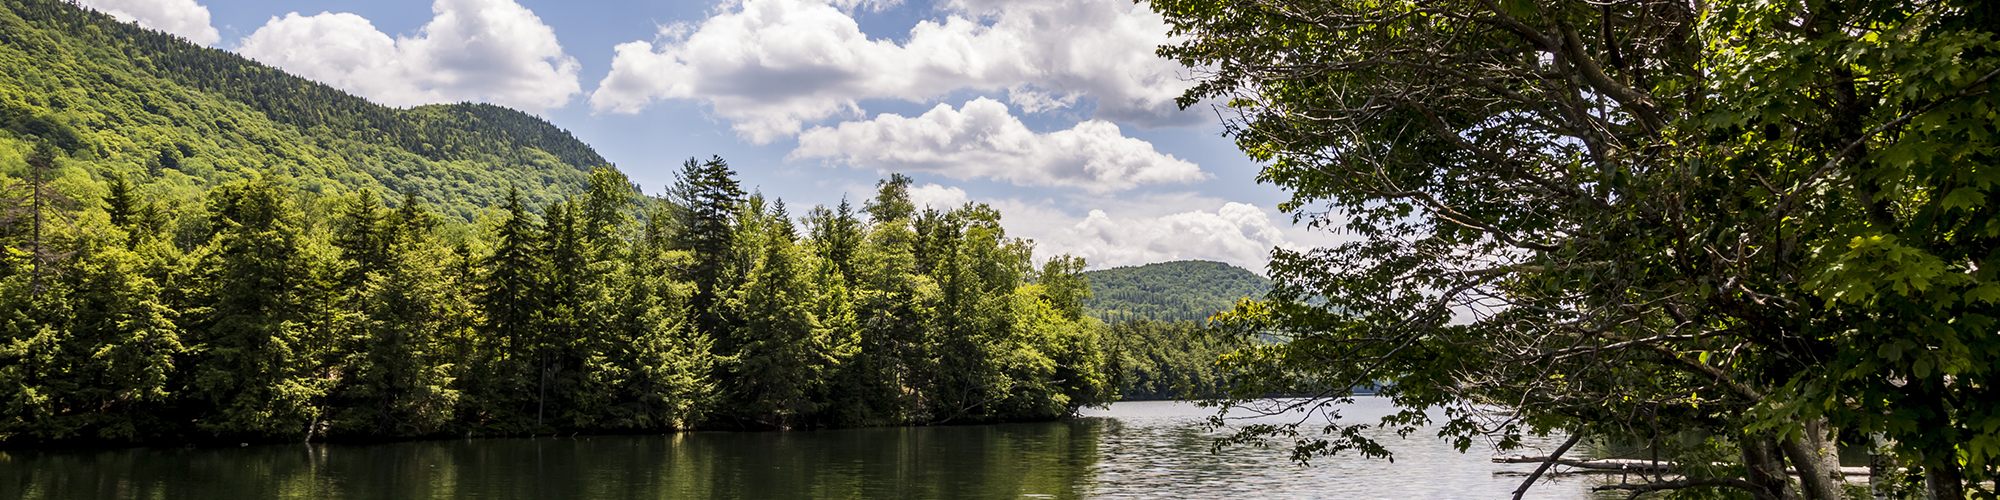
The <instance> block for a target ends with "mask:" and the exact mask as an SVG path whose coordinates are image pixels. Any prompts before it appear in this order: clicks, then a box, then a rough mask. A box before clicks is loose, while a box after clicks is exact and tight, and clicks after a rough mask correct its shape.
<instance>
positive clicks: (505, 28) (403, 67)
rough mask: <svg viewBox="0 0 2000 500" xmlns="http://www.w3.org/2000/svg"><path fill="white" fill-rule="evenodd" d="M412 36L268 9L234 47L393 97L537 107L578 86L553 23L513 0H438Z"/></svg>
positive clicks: (342, 17) (380, 98)
mask: <svg viewBox="0 0 2000 500" xmlns="http://www.w3.org/2000/svg"><path fill="white" fill-rule="evenodd" d="M431 12H432V14H434V17H433V18H432V20H431V22H430V23H429V24H426V25H424V27H423V28H422V29H420V30H419V31H418V32H417V34H416V36H410V37H396V38H390V37H389V35H387V34H384V33H382V32H381V30H378V29H376V28H375V26H374V24H373V23H370V22H369V21H368V20H367V19H365V18H362V17H361V16H357V15H354V14H348V13H339V14H335V13H327V12H322V13H320V14H318V15H313V16H302V15H299V13H297V12H293V13H290V14H286V15H285V16H284V17H282V18H279V17H273V18H271V21H270V22H269V23H266V24H265V25H264V26H263V27H262V28H258V29H257V31H256V32H255V33H252V34H250V36H248V37H245V38H244V39H243V43H242V44H241V47H240V48H239V49H238V50H237V52H238V53H240V54H243V55H244V56H246V57H249V58H251V59H256V60H257V61H260V62H263V63H265V64H270V65H272V66H276V67H279V68H282V69H284V70H286V71H289V72H292V73H293V74H297V75H299V76H302V77H305V78H310V79H313V80H317V81H319V82H322V83H325V84H327V85H331V86H333V87H335V88H339V89H341V90H346V91H348V92H352V93H355V94H357V95H360V96H362V97H366V98H368V99H369V100H373V101H375V102H377V103H381V104H385V105H389V106H401V107H406V106H416V105H422V104H433V103H448V102H462V101H477V102H490V103H493V104H499V105H502V106H508V107H512V108H517V109H522V110H526V111H528V112H532V113H538V114H539V113H542V112H545V111H547V110H549V109H553V108H560V107H562V106H564V105H565V104H567V103H568V102H569V100H570V98H571V96H574V95H576V94H579V93H582V89H581V86H580V85H579V84H578V82H577V76H576V74H577V69H578V65H577V62H576V59H575V58H572V57H570V56H568V55H565V54H564V53H563V49H562V45H561V44H560V43H558V42H557V40H556V35H555V30H553V29H551V28H549V27H548V25H546V24H543V23H542V20H541V18H540V17H537V16H536V15H535V13H534V12H532V11H529V10H528V9H527V8H525V7H522V6H521V5H520V4H517V3H514V2H513V1H512V0H437V2H436V3H435V4H432V6H431Z"/></svg>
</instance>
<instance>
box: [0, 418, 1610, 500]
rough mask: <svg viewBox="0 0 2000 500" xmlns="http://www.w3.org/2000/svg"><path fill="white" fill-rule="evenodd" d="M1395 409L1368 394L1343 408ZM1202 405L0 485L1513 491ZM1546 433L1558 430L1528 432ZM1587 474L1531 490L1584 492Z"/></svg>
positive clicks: (76, 462)
mask: <svg viewBox="0 0 2000 500" xmlns="http://www.w3.org/2000/svg"><path fill="white" fill-rule="evenodd" d="M1383 411H1387V406H1386V405H1384V404H1382V403H1381V401H1379V400H1372V399H1363V400H1362V401H1361V402H1359V403H1358V404H1357V405H1355V407H1354V408H1351V409H1350V410H1349V411H1348V412H1347V414H1348V415H1350V417H1358V418H1362V419H1370V420H1372V417H1371V415H1379V414H1380V412H1383ZM1209 413H1210V412H1209V410H1206V409H1202V408H1197V407H1194V406H1193V405H1189V404H1184V403H1164V402H1135V403H1119V404H1117V405H1114V406H1113V407H1112V408H1111V409H1110V410H1096V411H1091V412H1088V413H1087V415H1086V417H1085V418H1081V419H1075V420H1071V421H1064V422H1049V423H1036V424H1010V425H988V426H963V427H918V428H890V429H851V430H838V431H819V432H791V433H776V432H767V433H720V432H714V433H707V432H704V433H690V434H681V435H671V436H593V437H588V438H585V437H576V438H546V437H545V438H540V439H477V440H458V441H424V442H411V443H395V444H383V445H337V444H336V445H303V444H301V445H282V446H252V447H247V448H240V449H239V448H230V449H126V450H102V451H98V450H93V451H5V452H0V498H21V499H57V498H63V499H67V498H288V499H327V500H333V499H363V498H467V499H629V498H662V499H693V498H760V499H761V498H836V499H845V498H853V499H874V498H906V499H1001V498H1050V499H1071V498H1104V499H1115V498H1216V499H1221V498H1232V499H1233V498H1271V499H1294V498H1343V499H1348V498H1353V499H1366V498H1428V499H1449V498H1505V497H1507V496H1508V495H1509V494H1510V493H1511V492H1512V491H1513V489H1514V486H1515V485H1517V484H1518V483H1519V481H1520V477H1519V476H1518V475H1498V474H1496V472H1503V471H1517V472H1527V471H1531V470H1533V467H1532V466H1527V465H1501V464H1492V463H1488V461H1487V459H1488V456H1489V454H1488V453H1487V452H1485V451H1482V450H1480V449H1478V448H1474V449H1473V451H1472V452H1470V453H1467V454H1459V453H1458V452H1457V451H1456V450H1454V449H1452V448H1451V447H1450V446H1449V445H1448V444H1446V443H1444V442H1442V441H1438V440H1436V439H1431V438H1428V437H1416V436H1414V435H1413V437H1412V438H1411V439H1408V440H1401V439H1396V438H1394V437H1393V436H1390V438H1389V443H1390V448H1391V450H1393V451H1395V452H1396V461H1395V463H1394V464H1390V463H1389V462H1387V461H1382V460H1363V459H1360V458H1358V457H1350V456H1342V457H1339V458H1333V459H1322V460H1320V461H1318V462H1315V463H1314V465H1313V466H1312V467H1299V466H1296V465H1293V464H1291V463H1289V462H1287V461H1286V453H1287V450H1284V449H1279V448H1273V449H1255V448H1232V449H1229V450H1227V452H1226V453H1223V454H1213V453H1210V452H1209V445H1210V442H1211V440H1212V439H1213V438H1214V437H1216V436H1218V435H1220V432H1222V431H1217V432H1209V431H1207V430H1205V429H1203V428H1202V427H1201V419H1202V418H1203V417H1205V416H1207V415H1208V414H1209ZM1536 444H1539V445H1541V446H1543V447H1544V448H1545V449H1546V448H1553V447H1554V446H1555V444H1556V442H1555V441H1553V440H1550V441H1541V442H1537V443H1536ZM1587 481H1588V480H1586V479H1571V480H1568V481H1565V482H1560V483H1555V484H1543V485H1540V486H1538V487H1537V488H1536V489H1535V490H1534V491H1533V492H1531V494H1530V497H1533V498H1552V499H1584V498H1590V495H1589V493H1588V490H1589V484H1587Z"/></svg>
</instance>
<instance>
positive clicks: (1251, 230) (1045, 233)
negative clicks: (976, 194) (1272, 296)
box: [990, 195, 1327, 274]
mask: <svg viewBox="0 0 2000 500" xmlns="http://www.w3.org/2000/svg"><path fill="white" fill-rule="evenodd" d="M990 204H991V205H993V207H994V208H996V209H998V210H1000V213H1002V214H1005V218H1003V219H1001V223H1002V224H1004V225H1006V226H1007V233H1008V234H1010V235H1014V236H1020V237H1024V238H1030V239H1033V240H1035V255H1036V258H1038V259H1046V258H1049V257H1051V256H1055V255H1060V254H1069V255H1073V256H1077V257H1083V258H1084V260H1085V261H1086V262H1088V263H1089V264H1090V268H1092V269H1105V268H1111V267H1120V266H1136V265H1142V264H1150V263H1154V262H1166V261H1174V260H1212V261H1219V262H1227V263H1230V264H1232V265H1235V266H1237V267H1242V268H1244V269H1249V270H1251V271H1256V272H1258V273H1260V274H1261V273H1263V272H1264V265H1265V264H1266V263H1267V262H1269V261H1270V257H1271V249H1272V248H1275V247H1284V248H1290V249H1306V248H1310V247H1312V246H1316V245H1321V244H1326V243H1327V242H1326V241H1321V240H1322V239H1324V238H1325V235H1323V234H1317V233H1310V232H1307V231H1305V230H1304V229H1302V228H1297V227H1291V226H1289V225H1284V224H1282V222H1280V221H1278V220H1274V219H1273V218H1272V215H1273V214H1272V213H1270V212H1266V211H1264V210H1263V209H1261V208H1258V207H1256V206H1254V205H1249V204H1245V203H1236V202H1229V201H1223V200H1217V199H1212V198H1202V197H1194V196H1175V195H1168V196H1164V197H1154V198H1146V199H1136V200H1127V201H1126V202H1124V203H1121V205H1120V206H1119V207H1116V208H1111V209H1110V210H1109V211H1107V210H1106V209H1095V210H1089V211H1088V213H1087V214H1086V215H1084V216H1081V217H1079V216H1076V215H1073V214H1071V213H1069V212H1065V211H1061V210H1058V209H1056V208H1054V206H1053V203H1051V202H1050V201H1047V200H1044V201H1040V202H1036V201H1027V200H1020V199H1007V200H999V201H995V202H991V203H990Z"/></svg>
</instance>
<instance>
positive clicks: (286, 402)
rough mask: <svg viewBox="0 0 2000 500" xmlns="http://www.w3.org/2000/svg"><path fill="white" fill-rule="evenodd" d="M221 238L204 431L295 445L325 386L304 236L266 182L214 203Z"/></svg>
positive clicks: (206, 302)
mask: <svg viewBox="0 0 2000 500" xmlns="http://www.w3.org/2000/svg"><path fill="white" fill-rule="evenodd" d="M209 198H210V202H209V218H210V226H211V227H212V228H213V231H214V236H213V237H212V241H211V243H210V244H209V250H208V251H207V255H206V257H205V260H204V262H203V263H202V269H203V271H204V276H203V277H202V282H203V283H202V284H203V288H204V289H203V290H202V292H201V298H200V299H199V300H200V301H201V302H202V305H203V307H202V309H201V310H202V312H203V314H201V315H200V316H199V317H198V318H197V319H195V326H194V327H193V328H190V329H189V331H190V332H192V333H194V336H195V338H196V341H197V346H198V347H197V348H196V350H197V352H200V353H201V355H200V356H199V357H198V358H197V361H196V364H195V366H194V367H193V369H194V372H195V374H194V379H193V381H192V386H193V387H192V390H193V392H194V396H195V397H196V398H197V399H198V400H199V401H201V402H202V403H203V404H205V405H206V410H205V411H204V413H206V415H204V418H202V419H201V423H200V424H199V427H200V428H202V429H203V430H206V431H210V432H215V433H221V434H239V435H250V436H265V437H276V436H286V437H297V436H300V435H305V434H306V433H309V432H310V429H309V426H310V424H311V422H312V420H313V419H315V418H317V416H318V413H319V410H320V408H319V403H318V401H319V398H320V397H321V396H323V395H324V394H325V392H326V389H327V387H326V386H327V381H326V379H325V378H323V377H321V376H319V375H320V374H319V373H318V372H317V368H319V365H320V363H319V361H320V357H321V356H323V355H324V354H325V352H324V351H323V350H321V349H323V348H324V346H323V345H317V343H316V342H314V341H313V340H314V339H312V338H311V335H312V333H313V332H312V331H311V326H312V325H310V324H308V323H307V321H308V320H309V318H308V314H309V313H310V312H312V310H313V309H314V308H311V307H308V304H309V303H310V302H312V301H313V298H312V297H310V296H309V294H310V293H311V290H310V289H309V286H310V283H308V282H307V280H309V279H311V277H312V276H313V275H314V274H315V272H316V270H315V269H313V267H312V263H311V262H310V261H309V260H308V256H307V255H304V253H303V252H302V248H301V247H302V245H303V244H304V243H305V242H303V241H301V238H303V237H304V234H305V232H304V231H303V230H302V228H300V227H299V225H298V221H297V219H298V214H297V211H296V209H295V208H293V206H292V204H291V199H292V195H291V192H290V191H289V190H287V189H285V188H283V187H282V186H279V185H278V184H277V183H275V182H273V181H272V180H271V179H270V178H269V177H265V176H259V177H255V178H252V179H251V180H247V181H237V182H232V183H229V184H225V185H223V186H222V187H219V188H217V189H216V190H215V191H213V192H211V193H210V195H209Z"/></svg>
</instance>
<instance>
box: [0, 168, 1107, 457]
mask: <svg viewBox="0 0 2000 500" xmlns="http://www.w3.org/2000/svg"><path fill="white" fill-rule="evenodd" d="M89 166H91V165H90V164H89V162H82V161H77V160H72V159H69V158H68V157H67V156H66V155H65V154H64V153H63V152H62V151H61V149H60V148H57V147H54V146H52V145H49V144H47V143H42V145H41V146H39V147H37V148H36V149H35V150H33V151H29V152H26V154H21V152H19V151H13V150H10V149H0V171H4V173H5V174H6V175H5V179H4V182H5V183H4V193H5V194H4V200H0V209H4V211H0V214H4V218H0V242H4V247H5V252H6V253H5V254H4V255H0V443H6V444H22V443H35V442H51V441H78V440H83V441H103V442H111V443H161V442H192V441H202V440H213V439H228V440H232V441H233V440H238V439H243V440H270V441H299V440H307V439H323V438H334V439H340V438H346V439H386V438H401V437H414V436H433V435H508V434H525V433H550V432H579V431H593V432H598V431H608V432H618V431H630V432H647V431H663V430H673V429H687V428H697V427H704V428H728V429H783V428H794V429H797V428H817V427H836V426H867V425H898V424H935V423H961V422H993V421H1007V420H1029V419H1048V418H1056V417H1061V416H1064V415H1069V414H1071V413H1072V412H1074V411H1075V410H1076V409H1077V408H1078V407H1080V406H1084V405H1092V404H1101V403H1105V402H1108V401H1110V400H1111V399H1113V398H1114V397H1115V394H1114V391H1115V390H1116V387H1115V386H1114V385H1113V383H1112V380H1113V378H1114V377H1115V376H1116V373H1115V370H1116V367H1115V366H1113V365H1114V364H1115V363H1113V362H1111V356H1109V355H1107V353H1108V352H1109V351H1108V347H1107V346H1105V345H1103V343H1104V341H1103V340H1102V339H1101V331H1100V330H1099V329H1098V328H1100V327H1098V326H1096V325H1097V324H1096V323H1095V322H1093V321H1092V320H1090V319H1088V318H1086V317H1085V316H1084V315H1083V309H1082V303H1081V300H1082V298H1083V297H1086V296H1088V294H1089V290H1088V288H1087V285H1086V284H1085V282H1084V280H1083V278H1082V277H1081V271H1082V268H1083V262H1082V261H1081V259H1073V258H1067V257H1060V258H1056V259H1053V260H1051V261H1049V262H1047V263H1045V264H1043V265H1041V266H1035V265H1033V263H1032V262H1031V260H1030V251H1029V244H1028V243H1027V242H1025V241H1023V240H1020V239H1017V238H1010V237H1008V236H1007V235H1006V234H1005V232H1004V231H1003V230H1002V229H1001V227H1000V225H999V221H1000V214H999V213H997V212H995V211H994V210H992V209H990V208H988V207H985V206H983V205H967V206H965V207H961V208H958V209H954V210H950V211H939V210H923V211H918V210H917V209H915V207H914V206H913V205H912V204H911V203H910V201H909V199H908V193H907V188H908V185H909V179H908V178H905V177H902V176H901V175H897V176H893V177H892V178H891V179H890V180H887V181H884V182H882V183H881V184H880V186H879V187H880V189H879V192H878V193H876V195H875V196H874V198H873V199H872V200H869V201H867V202H866V203H864V204H863V205H862V208H861V209H860V210H859V211H856V210H854V209H852V208H851V207H850V205H849V204H848V203H847V202H842V203H841V204H840V205H839V206H837V207H833V208H826V207H815V208H813V209H812V210H809V211H807V213H806V215H805V216H804V217H799V218H794V216H793V215H792V214H791V213H790V212H789V211H788V210H787V207H786V206H785V204H784V203H783V202H782V201H779V200H769V199H766V198H764V197H763V196H761V195H757V194H747V193H744V192H743V191H742V190H741V189H740V188H739V187H738V184H737V183H736V180H735V178H734V173H733V172H732V171H731V170H730V169H729V168H728V166H727V165H726V164H725V163H724V162H723V161H722V160H721V159H719V158H717V159H711V160H708V161H694V160H689V161H688V162H687V163H686V164H685V165H684V166H683V168H682V170H681V172H680V176H679V182H678V183H677V184H676V185H675V186H674V187H673V188H672V189H670V192H669V193H668V194H667V195H666V196H665V197H663V198H658V199H654V200H651V201H650V202H645V203H641V202H642V201H645V200H644V199H643V197H641V196H640V195H638V194H637V193H635V192H634V191H633V190H632V188H631V187H630V184H629V183H628V182H627V180H626V179H625V178H624V176H623V175H621V174H619V173H617V171H615V170H612V169H608V168H600V169H597V170H595V171H593V172H592V173H591V174H590V176H589V182H588V189H586V190H584V191H583V192H580V193H575V194H574V195H573V196H570V197H566V198H564V199H562V200H560V201H557V202H555V203H550V204H548V205H547V206H543V207H533V206H530V205H529V203H527V202H526V201H525V200H524V199H523V198H522V197H521V196H519V194H518V192H516V193H509V194H508V195H507V196H505V197H504V199H503V202H502V203H500V204H499V205H498V206H496V207H491V208H489V209H487V210H486V211H485V213H484V215H483V216H481V217H480V218H479V222H477V223H472V224H467V223H461V222H457V221H455V220H452V219H449V218H445V217H440V216H439V215H437V214H436V213H434V212H433V211H432V210H431V209H430V208H428V206H427V204H426V203H425V202H424V201H423V200H422V199H421V198H420V197H417V196H412V195H409V194H404V195H401V196H391V197H388V199H387V200H384V199H383V197H381V196H380V195H378V194H376V193H375V192H374V191H371V190H356V191H352V192H346V193H337V194H331V195H320V194H314V193H310V192H306V191H302V190H300V189H298V188H297V187H295V186H294V185H293V184H294V183H295V182H296V181H295V179H292V178H289V177H286V176H282V175H276V174H270V175H253V176H249V177H248V178H245V179H239V180H233V181H228V182H225V183H222V184H220V185H218V186H216V187H214V188H213V189H210V190H208V191H207V192H205V193H202V194H200V195H199V196H197V197H193V198H174V197H173V196H172V195H173V193H175V192H176V191H173V190H161V189H154V188H155V187H156V186H155V185H154V184H152V183H148V182H134V181H133V178H135V177H138V178H143V177H142V176H139V175H137V173H133V172H125V171H120V170H115V169H100V168H86V167H89ZM536 208H539V209H540V210H539V211H540V213H541V214H542V215H539V216H538V215H536V210H535V209H536ZM634 215H642V216H643V217H635V216H634Z"/></svg>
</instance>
